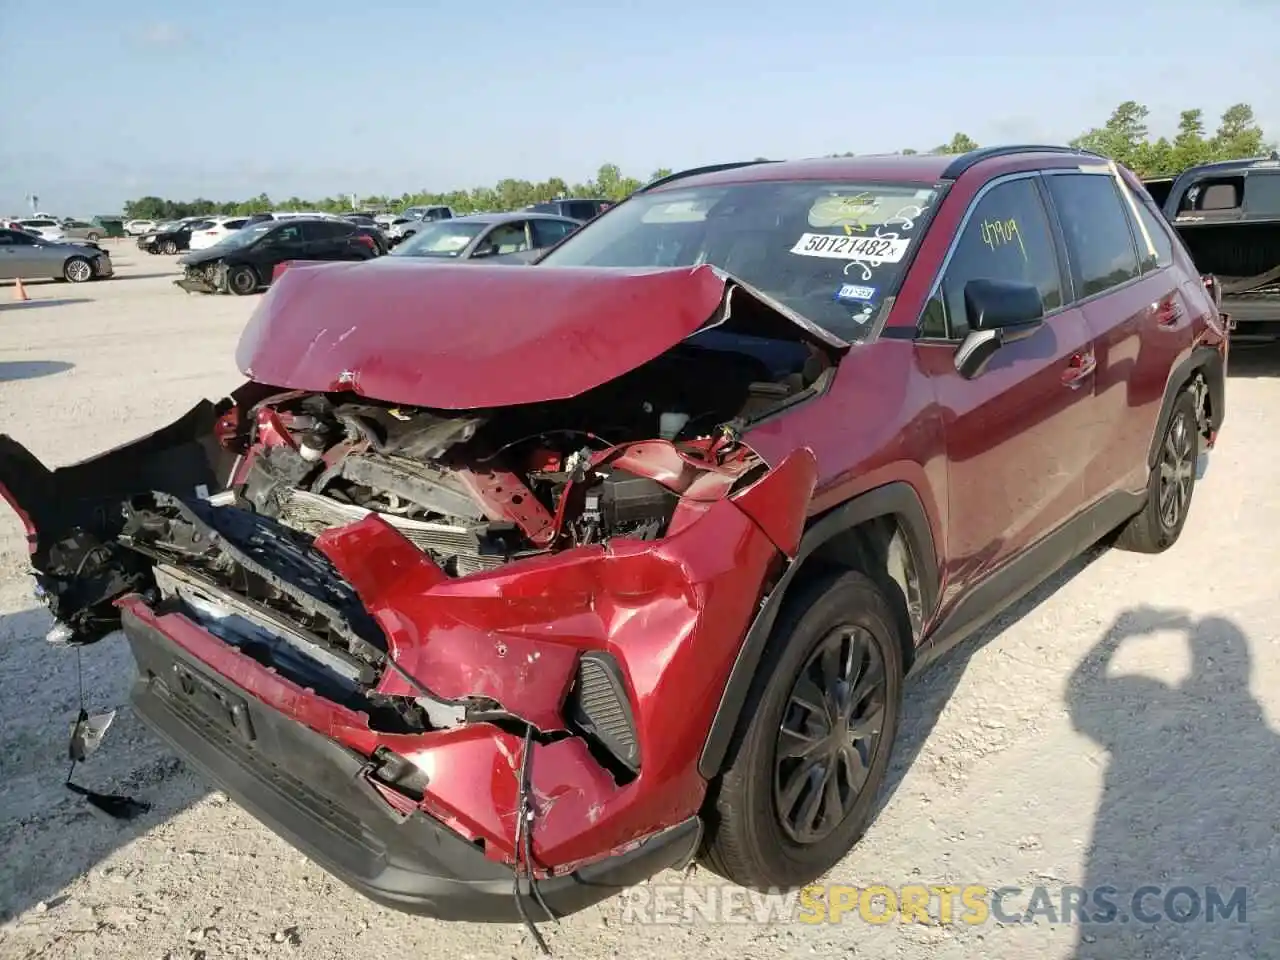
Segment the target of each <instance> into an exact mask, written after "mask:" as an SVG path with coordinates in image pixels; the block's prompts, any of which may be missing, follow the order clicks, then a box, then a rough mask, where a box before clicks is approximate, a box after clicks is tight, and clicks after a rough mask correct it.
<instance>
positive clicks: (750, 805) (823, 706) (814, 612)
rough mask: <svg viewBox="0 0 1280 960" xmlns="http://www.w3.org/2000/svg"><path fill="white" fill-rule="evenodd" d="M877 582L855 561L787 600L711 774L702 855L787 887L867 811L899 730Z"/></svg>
mask: <svg viewBox="0 0 1280 960" xmlns="http://www.w3.org/2000/svg"><path fill="white" fill-rule="evenodd" d="M897 623H898V618H897V617H895V616H894V612H893V608H892V607H891V605H890V603H889V601H888V599H886V597H885V596H884V594H883V593H882V592H881V590H880V589H879V588H878V587H877V586H876V585H875V584H874V583H873V582H872V581H871V580H870V579H868V578H867V577H865V576H863V575H862V574H860V573H857V572H853V571H850V572H845V573H836V574H830V575H827V576H824V577H821V578H819V579H816V580H814V581H812V582H810V583H809V584H807V585H806V586H805V587H803V588H802V589H800V590H798V591H797V592H796V593H795V594H794V595H793V596H790V597H788V598H787V600H786V606H785V608H784V609H783V610H782V612H781V614H780V616H779V619H778V622H777V623H776V624H775V626H774V630H773V634H772V636H771V638H770V641H769V648H768V650H767V651H766V653H765V657H764V659H763V661H762V662H761V664H760V666H759V668H758V670H757V672H756V681H755V684H754V686H753V688H752V692H751V695H750V696H749V697H748V700H747V703H746V706H745V708H744V710H743V713H742V719H741V720H740V721H739V728H738V731H737V734H736V735H735V745H736V753H735V754H734V755H733V756H732V758H731V760H730V763H729V766H728V768H727V769H726V770H725V771H724V772H723V773H722V774H721V776H720V777H719V778H718V779H717V781H716V782H715V783H713V785H712V790H711V795H710V797H711V799H710V803H709V807H710V809H709V810H708V813H709V814H710V816H709V818H708V819H709V821H710V822H709V826H708V839H707V845H706V850H705V859H706V863H707V866H708V867H709V868H710V869H711V870H713V871H715V872H716V873H718V874H720V875H721V876H723V877H725V878H726V879H728V880H730V881H732V882H734V883H737V884H739V885H740V886H745V887H750V888H754V889H768V888H777V887H783V888H790V887H796V886H800V885H802V884H805V883H810V882H812V881H813V880H815V879H817V878H818V877H820V876H821V875H822V874H823V873H825V872H826V871H827V870H829V869H830V868H831V867H833V866H834V865H835V864H836V863H838V862H839V861H840V860H841V859H842V858H843V857H844V856H845V855H846V854H847V853H848V852H849V851H850V850H851V849H852V848H853V846H854V844H856V843H857V842H858V840H859V839H861V837H862V834H863V832H864V831H865V830H866V828H867V825H868V824H869V823H870V821H871V815H872V812H873V810H874V805H875V800H876V795H877V793H878V792H879V789H880V786H881V784H882V783H883V782H884V777H885V771H886V769H887V768H888V764H889V754H890V751H891V750H892V746H893V739H894V736H895V735H896V733H897V729H898V716H899V713H900V711H901V703H902V646H901V642H900V639H899V637H898V629H899V628H898V626H897Z"/></svg>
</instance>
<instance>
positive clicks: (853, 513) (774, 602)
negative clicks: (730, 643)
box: [698, 481, 940, 780]
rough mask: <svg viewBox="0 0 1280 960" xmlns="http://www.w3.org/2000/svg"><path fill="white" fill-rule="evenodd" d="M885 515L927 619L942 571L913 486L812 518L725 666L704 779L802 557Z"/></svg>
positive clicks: (736, 715)
mask: <svg viewBox="0 0 1280 960" xmlns="http://www.w3.org/2000/svg"><path fill="white" fill-rule="evenodd" d="M884 517H892V518H893V519H894V520H895V521H896V522H897V523H898V524H899V526H900V527H901V529H902V531H903V534H904V536H905V538H906V541H907V546H908V549H909V550H910V553H911V558H912V560H913V562H914V564H915V569H916V577H917V579H918V581H919V590H920V599H921V606H922V608H923V613H924V617H923V619H924V621H925V622H928V620H929V618H930V616H931V615H932V613H933V612H934V610H935V609H936V606H937V599H938V590H939V583H940V572H939V569H938V561H937V551H936V549H935V544H934V537H933V528H932V527H931V526H930V523H929V517H928V514H927V513H926V512H925V508H924V504H923V503H922V502H921V500H920V497H919V495H918V494H917V493H916V491H915V488H914V487H912V486H911V485H910V484H909V483H906V482H905V481H892V482H890V483H886V484H884V485H883V486H879V487H875V488H873V489H871V490H868V491H867V492H865V493H862V494H859V495H857V496H855V497H854V498H852V499H851V500H847V501H845V502H844V503H842V504H841V505H840V506H838V507H834V508H832V509H831V510H829V511H828V512H826V513H824V514H822V515H821V516H818V517H816V518H814V519H813V520H811V521H810V523H809V524H808V527H807V529H806V530H805V534H804V536H803V538H802V539H801V541H800V547H799V549H798V550H797V551H796V556H795V559H794V560H793V561H792V562H791V563H790V564H789V565H788V566H787V568H786V569H785V570H784V571H783V573H782V576H781V577H779V578H778V581H777V583H776V584H775V585H774V587H773V589H772V590H770V591H769V592H768V593H767V594H766V595H765V596H764V597H763V598H762V599H761V601H760V608H759V610H757V612H756V616H755V619H754V620H753V621H752V623H751V626H750V627H749V628H748V630H747V634H746V636H745V637H744V639H743V641H742V646H741V648H740V649H739V650H738V655H737V657H736V658H735V660H734V662H733V666H732V668H731V669H730V671H729V677H728V679H727V680H726V681H725V686H724V690H723V691H722V693H721V696H720V703H719V705H718V706H717V707H716V712H715V716H714V717H713V718H712V720H711V727H710V729H709V730H708V731H707V737H706V740H705V741H704V743H703V747H702V753H701V755H700V756H699V758H698V772H699V774H700V775H701V776H702V777H703V778H704V779H707V780H710V779H712V778H713V777H715V776H716V775H717V774H718V773H719V772H720V770H721V769H722V768H723V765H724V762H725V759H726V757H727V756H728V754H729V749H730V746H731V744H732V742H733V738H734V734H735V732H736V731H737V727H738V721H739V719H740V717H741V715H742V711H743V709H744V707H745V705H746V701H747V697H748V695H749V694H750V691H751V685H752V682H753V680H754V679H755V674H756V670H757V668H758V667H759V665H760V661H761V659H762V658H763V657H764V652H765V648H766V646H767V645H768V642H769V637H770V635H771V634H772V632H773V625H774V623H775V622H776V620H777V618H778V612H779V611H780V610H781V608H782V604H783V601H784V598H785V596H786V593H787V591H788V589H789V588H790V587H791V586H792V585H793V584H794V582H795V580H796V578H797V577H798V575H799V574H800V572H801V571H802V570H803V569H804V568H805V564H806V561H809V560H811V559H812V558H813V557H814V554H815V553H817V551H818V549H819V548H820V547H822V546H823V545H824V544H827V543H829V542H830V541H832V540H833V539H834V538H835V537H837V536H839V535H840V534H842V533H845V532H847V531H849V530H851V529H853V528H855V527H857V526H860V525H862V524H865V523H868V522H869V521H872V520H877V519H881V518H884ZM904 666H905V665H904Z"/></svg>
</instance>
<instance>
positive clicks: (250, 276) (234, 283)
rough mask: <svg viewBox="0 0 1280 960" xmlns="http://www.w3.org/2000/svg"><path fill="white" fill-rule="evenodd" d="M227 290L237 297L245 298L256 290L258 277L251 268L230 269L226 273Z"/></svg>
mask: <svg viewBox="0 0 1280 960" xmlns="http://www.w3.org/2000/svg"><path fill="white" fill-rule="evenodd" d="M227 289H229V290H230V291H231V292H232V293H234V294H235V295H236V296H238V297H246V296H248V295H249V294H251V293H253V292H254V291H255V290H257V289H258V275H257V274H256V273H254V272H253V268H252V267H243V266H241V267H232V268H231V269H230V270H229V271H228V272H227Z"/></svg>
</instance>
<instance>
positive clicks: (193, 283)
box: [173, 277, 218, 293]
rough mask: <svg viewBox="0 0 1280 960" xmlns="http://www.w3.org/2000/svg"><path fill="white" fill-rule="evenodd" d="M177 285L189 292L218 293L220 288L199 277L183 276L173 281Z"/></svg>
mask: <svg viewBox="0 0 1280 960" xmlns="http://www.w3.org/2000/svg"><path fill="white" fill-rule="evenodd" d="M173 285H174V286H175V287H181V288H182V289H183V290H185V291H187V293H217V292H218V288H217V287H215V286H214V285H213V284H211V283H210V282H209V281H208V280H202V279H199V278H197V277H181V278H179V279H177V280H175V281H173Z"/></svg>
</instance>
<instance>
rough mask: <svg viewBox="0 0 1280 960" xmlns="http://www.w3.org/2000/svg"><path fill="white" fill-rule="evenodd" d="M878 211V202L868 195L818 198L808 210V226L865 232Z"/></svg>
mask: <svg viewBox="0 0 1280 960" xmlns="http://www.w3.org/2000/svg"><path fill="white" fill-rule="evenodd" d="M879 209H880V201H879V200H877V199H876V198H875V197H873V196H872V195H871V194H869V193H859V194H855V195H854V196H843V197H839V196H832V197H819V198H818V200H816V201H815V202H814V204H813V206H812V207H810V208H809V226H811V227H846V228H848V229H851V230H865V229H866V228H867V224H868V222H870V220H871V218H872V217H873V216H875V213H876V211H877V210H879Z"/></svg>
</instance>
